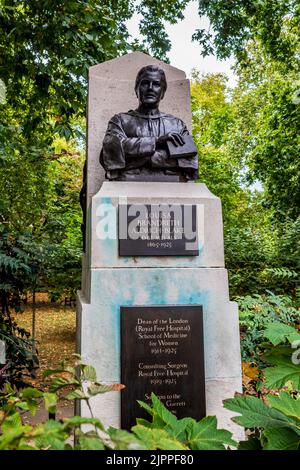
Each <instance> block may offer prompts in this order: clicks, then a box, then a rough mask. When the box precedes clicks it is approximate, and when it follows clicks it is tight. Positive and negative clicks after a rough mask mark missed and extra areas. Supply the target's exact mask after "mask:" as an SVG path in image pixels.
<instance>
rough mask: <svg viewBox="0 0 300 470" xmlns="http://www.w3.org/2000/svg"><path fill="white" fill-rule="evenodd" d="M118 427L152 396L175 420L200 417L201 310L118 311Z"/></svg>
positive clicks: (202, 390) (202, 388)
mask: <svg viewBox="0 0 300 470" xmlns="http://www.w3.org/2000/svg"><path fill="white" fill-rule="evenodd" d="M121 382H122V383H123V384H124V385H125V389H124V390H122V392H121V427H122V429H130V427H131V426H133V425H134V424H136V418H138V417H139V418H146V419H147V418H148V419H151V418H150V417H149V416H147V413H146V412H145V411H144V410H143V409H142V408H141V407H140V406H139V405H138V403H137V400H142V401H144V402H146V403H148V404H149V403H150V395H151V392H154V393H155V394H156V395H157V396H158V397H159V399H160V400H161V401H162V402H163V403H164V404H165V406H166V407H167V408H168V409H169V410H170V411H172V412H173V413H174V414H175V415H176V416H177V417H178V418H183V417H192V418H195V419H197V420H199V419H201V418H203V417H204V416H205V414H206V406H205V374H204V348H203V318H202V306H200V305H182V306H178V305H176V306H149V307H138V306H134V307H121Z"/></svg>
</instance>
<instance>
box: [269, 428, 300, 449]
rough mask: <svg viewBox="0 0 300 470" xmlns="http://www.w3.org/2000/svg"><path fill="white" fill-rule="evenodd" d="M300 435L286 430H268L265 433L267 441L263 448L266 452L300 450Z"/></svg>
mask: <svg viewBox="0 0 300 470" xmlns="http://www.w3.org/2000/svg"><path fill="white" fill-rule="evenodd" d="M299 434H300V433H299ZM299 434H297V433H295V432H294V431H292V430H291V429H286V428H280V429H267V430H265V431H264V432H263V437H264V439H265V440H266V443H265V444H264V446H263V448H264V450H298V449H299V448H300V435H299Z"/></svg>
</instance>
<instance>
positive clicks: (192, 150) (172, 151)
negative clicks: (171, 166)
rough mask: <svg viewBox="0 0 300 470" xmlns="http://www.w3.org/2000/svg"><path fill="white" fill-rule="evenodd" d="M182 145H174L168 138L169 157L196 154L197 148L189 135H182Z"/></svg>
mask: <svg viewBox="0 0 300 470" xmlns="http://www.w3.org/2000/svg"><path fill="white" fill-rule="evenodd" d="M182 137H183V139H184V145H177V146H176V145H174V144H173V142H171V141H170V140H168V141H167V147H168V153H169V156H170V157H171V158H188V157H195V156H196V155H197V148H196V146H195V144H194V141H193V137H192V136H191V135H185V136H182Z"/></svg>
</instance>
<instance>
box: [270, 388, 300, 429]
mask: <svg viewBox="0 0 300 470" xmlns="http://www.w3.org/2000/svg"><path fill="white" fill-rule="evenodd" d="M267 400H268V403H269V404H270V406H271V407H272V408H275V409H276V410H279V411H281V412H282V413H283V414H285V415H287V416H291V417H293V418H296V419H298V420H299V426H300V397H297V398H293V397H292V396H291V395H290V393H288V392H285V391H281V392H280V395H279V396H276V395H268V396H267Z"/></svg>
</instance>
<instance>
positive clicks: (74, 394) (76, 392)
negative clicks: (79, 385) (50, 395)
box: [64, 390, 88, 400]
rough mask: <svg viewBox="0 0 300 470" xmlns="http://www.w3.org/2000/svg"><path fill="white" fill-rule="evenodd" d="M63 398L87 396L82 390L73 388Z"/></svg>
mask: <svg viewBox="0 0 300 470" xmlns="http://www.w3.org/2000/svg"><path fill="white" fill-rule="evenodd" d="M64 399H65V400H87V399H88V396H87V395H85V393H84V392H83V391H82V390H73V391H72V392H69V393H67V394H66V395H65V396H64Z"/></svg>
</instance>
